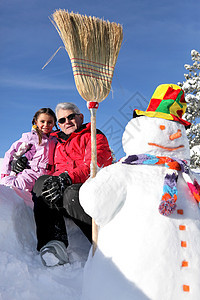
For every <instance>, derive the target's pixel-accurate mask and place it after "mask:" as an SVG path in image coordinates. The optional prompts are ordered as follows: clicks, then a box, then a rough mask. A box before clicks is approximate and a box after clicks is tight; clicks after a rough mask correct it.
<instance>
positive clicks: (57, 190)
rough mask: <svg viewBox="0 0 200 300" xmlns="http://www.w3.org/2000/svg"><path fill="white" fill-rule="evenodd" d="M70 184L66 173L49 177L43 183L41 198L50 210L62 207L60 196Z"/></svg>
mask: <svg viewBox="0 0 200 300" xmlns="http://www.w3.org/2000/svg"><path fill="white" fill-rule="evenodd" d="M71 184H72V181H71V178H70V177H69V175H68V174H67V173H62V174H60V175H59V176H50V177H48V178H47V179H46V180H45V181H44V183H43V189H42V193H41V196H42V198H43V199H44V201H45V202H46V203H47V204H48V205H49V207H50V208H58V207H62V206H63V205H62V196H63V194H64V191H65V189H66V188H67V187H68V186H69V185H71Z"/></svg>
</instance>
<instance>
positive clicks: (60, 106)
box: [55, 102, 81, 117]
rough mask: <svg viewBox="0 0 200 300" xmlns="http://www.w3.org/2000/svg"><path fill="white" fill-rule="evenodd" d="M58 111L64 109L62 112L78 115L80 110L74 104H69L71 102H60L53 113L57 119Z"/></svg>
mask: <svg viewBox="0 0 200 300" xmlns="http://www.w3.org/2000/svg"><path fill="white" fill-rule="evenodd" d="M60 109H64V110H67V109H68V110H72V111H73V112H75V113H76V114H80V113H81V111H80V109H79V108H78V107H77V106H76V105H75V104H74V103H71V102H61V103H58V104H57V105H56V108H55V113H56V116H57V117H58V111H59V110H60Z"/></svg>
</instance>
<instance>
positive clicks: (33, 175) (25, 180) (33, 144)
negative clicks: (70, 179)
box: [1, 129, 57, 192]
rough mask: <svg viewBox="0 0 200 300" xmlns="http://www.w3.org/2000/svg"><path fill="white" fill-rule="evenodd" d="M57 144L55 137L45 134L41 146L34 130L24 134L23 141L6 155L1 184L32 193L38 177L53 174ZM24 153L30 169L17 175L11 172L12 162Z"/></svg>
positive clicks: (19, 141) (13, 146)
mask: <svg viewBox="0 0 200 300" xmlns="http://www.w3.org/2000/svg"><path fill="white" fill-rule="evenodd" d="M56 142H57V140H56V138H55V137H53V136H49V137H48V136H47V135H45V134H43V136H42V142H41V144H40V145H39V138H38V135H37V133H36V131H35V130H34V129H33V130H32V131H31V132H27V133H23V134H22V137H21V139H19V140H18V141H16V142H14V143H13V144H12V146H11V147H10V149H9V150H8V151H7V152H6V153H5V156H4V160H3V164H2V168H1V173H2V175H3V176H4V177H3V178H2V179H1V184H5V185H9V186H14V187H17V188H19V189H22V190H28V191H29V192H31V191H32V189H33V186H34V184H35V181H36V179H37V178H38V177H40V176H41V175H45V174H52V173H53V156H54V150H55V146H56ZM24 153H25V156H26V157H27V159H28V166H29V168H28V169H25V170H23V172H21V173H19V174H17V175H16V174H15V173H14V172H12V171H11V162H12V161H13V160H15V159H17V158H19V157H20V156H21V155H22V154H24ZM5 175H8V176H5Z"/></svg>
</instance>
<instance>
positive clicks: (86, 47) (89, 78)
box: [51, 9, 123, 255]
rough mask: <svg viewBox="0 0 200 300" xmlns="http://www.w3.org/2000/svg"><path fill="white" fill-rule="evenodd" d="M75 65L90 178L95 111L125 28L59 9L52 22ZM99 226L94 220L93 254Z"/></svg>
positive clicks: (108, 85) (104, 93)
mask: <svg viewBox="0 0 200 300" xmlns="http://www.w3.org/2000/svg"><path fill="white" fill-rule="evenodd" d="M51 21H52V23H53V24H54V26H55V28H56V29H57V31H58V33H59V35H60V37H61V39H62V41H63V43H64V46H65V49H66V51H67V53H68V55H69V58H70V60H71V64H72V70H73V74H74V79H75V84H76V87H77V90H78V92H79V94H80V95H81V97H82V98H83V99H84V100H86V101H87V107H88V109H89V110H90V114H91V177H95V176H96V173H97V152H96V111H97V108H98V105H99V102H101V101H103V100H104V99H105V98H106V97H107V96H108V94H109V92H110V89H111V83H112V78H113V72H114V68H115V64H116V61H117V57H118V54H119V50H120V47H121V43H122V39H123V33H122V26H121V25H119V24H116V23H110V22H109V21H104V20H102V19H99V18H96V17H91V16H89V17H88V16H83V15H80V14H75V13H73V12H71V13H69V12H68V11H65V10H61V9H59V10H56V11H55V12H54V13H53V15H52V19H51ZM97 238H98V227H97V225H96V224H95V222H94V220H92V240H93V255H94V252H95V250H96V247H97Z"/></svg>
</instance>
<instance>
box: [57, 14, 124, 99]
mask: <svg viewBox="0 0 200 300" xmlns="http://www.w3.org/2000/svg"><path fill="white" fill-rule="evenodd" d="M52 23H53V24H54V26H55V27H56V29H57V31H58V33H59V35H60V37H61V39H62V41H63V43H64V45H65V49H66V51H67V53H68V55H69V57H70V59H71V63H72V69H73V73H74V79H75V83H76V87H77V90H78V92H79V94H80V95H81V96H82V98H83V99H85V100H86V101H96V102H101V101H103V100H104V99H105V98H106V97H107V96H108V94H109V92H110V89H111V83H112V78H113V72H114V69H115V64H116V62H117V57H118V54H119V50H120V47H121V43H122V39H123V32H122V26H121V25H120V24H116V23H114V22H113V23H110V22H109V21H104V20H102V19H99V18H96V17H91V16H89V17H88V16H82V15H80V14H75V13H73V12H71V13H69V12H68V11H65V10H61V9H59V10H56V11H55V13H54V14H53V15H52Z"/></svg>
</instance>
